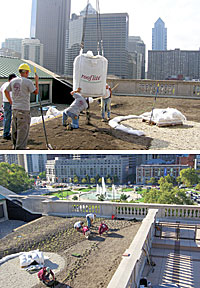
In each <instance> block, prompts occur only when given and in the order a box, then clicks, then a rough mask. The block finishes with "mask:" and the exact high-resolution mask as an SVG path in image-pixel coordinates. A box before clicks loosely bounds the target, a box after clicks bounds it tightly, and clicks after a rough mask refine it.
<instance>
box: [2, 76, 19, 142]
mask: <svg viewBox="0 0 200 288" xmlns="http://www.w3.org/2000/svg"><path fill="white" fill-rule="evenodd" d="M15 77H17V76H16V75H15V74H10V75H9V76H8V82H6V83H4V84H3V85H2V86H1V94H2V96H3V110H4V118H3V139H5V140H11V134H10V127H11V120H12V105H11V104H10V102H9V101H8V99H7V97H6V95H5V90H6V88H7V87H8V85H9V83H10V81H11V80H12V79H13V78H15ZM10 98H11V99H12V92H10Z"/></svg>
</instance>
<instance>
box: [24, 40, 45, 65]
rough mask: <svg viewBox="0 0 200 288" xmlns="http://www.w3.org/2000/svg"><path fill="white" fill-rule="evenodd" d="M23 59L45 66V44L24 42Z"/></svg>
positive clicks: (30, 41) (32, 41)
mask: <svg viewBox="0 0 200 288" xmlns="http://www.w3.org/2000/svg"><path fill="white" fill-rule="evenodd" d="M22 59H25V60H31V61H33V62H35V63H37V64H39V65H41V66H43V44H41V43H40V40H38V39H24V40H22Z"/></svg>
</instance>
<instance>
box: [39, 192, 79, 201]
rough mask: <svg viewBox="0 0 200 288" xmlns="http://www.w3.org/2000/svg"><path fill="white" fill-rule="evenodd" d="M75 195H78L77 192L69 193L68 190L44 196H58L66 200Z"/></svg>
mask: <svg viewBox="0 0 200 288" xmlns="http://www.w3.org/2000/svg"><path fill="white" fill-rule="evenodd" d="M73 194H77V193H76V192H72V191H68V190H63V191H58V192H54V193H51V194H44V195H51V196H56V197H58V198H61V199H62V198H66V197H67V196H70V195H73Z"/></svg>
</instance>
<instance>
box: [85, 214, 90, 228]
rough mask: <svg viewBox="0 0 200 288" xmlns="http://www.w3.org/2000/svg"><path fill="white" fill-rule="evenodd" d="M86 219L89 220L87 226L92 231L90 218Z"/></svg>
mask: <svg viewBox="0 0 200 288" xmlns="http://www.w3.org/2000/svg"><path fill="white" fill-rule="evenodd" d="M86 219H87V226H88V228H89V229H90V227H91V220H90V217H87V218H86Z"/></svg>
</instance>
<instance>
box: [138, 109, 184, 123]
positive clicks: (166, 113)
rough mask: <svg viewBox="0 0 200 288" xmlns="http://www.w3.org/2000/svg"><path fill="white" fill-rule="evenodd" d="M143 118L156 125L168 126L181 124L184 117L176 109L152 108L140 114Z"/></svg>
mask: <svg viewBox="0 0 200 288" xmlns="http://www.w3.org/2000/svg"><path fill="white" fill-rule="evenodd" d="M140 117H142V119H143V120H145V121H151V122H153V123H155V124H156V125H157V126H169V125H182V124H183V121H185V120H186V117H185V116H184V115H183V114H182V113H181V112H180V111H178V110H177V109H174V108H167V109H154V110H153V113H152V112H145V113H143V114H142V115H140Z"/></svg>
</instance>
